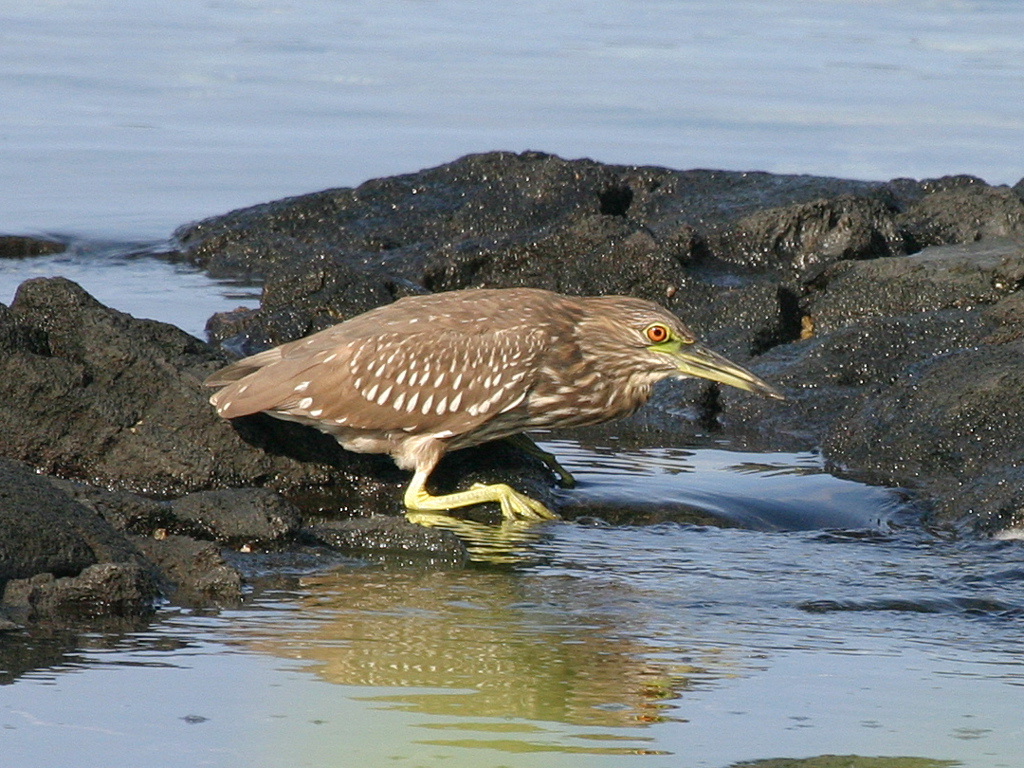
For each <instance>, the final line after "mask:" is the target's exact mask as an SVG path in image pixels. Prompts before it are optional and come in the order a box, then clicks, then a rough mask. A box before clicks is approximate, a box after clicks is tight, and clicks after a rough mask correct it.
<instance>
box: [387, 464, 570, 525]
mask: <svg viewBox="0 0 1024 768" xmlns="http://www.w3.org/2000/svg"><path fill="white" fill-rule="evenodd" d="M425 480H426V478H425V476H423V477H421V476H420V474H419V473H417V475H416V476H414V477H413V481H412V483H410V484H409V487H408V488H407V489H406V491H405V507H406V509H407V510H409V512H446V511H448V510H451V509H458V508H459V507H469V506H472V505H474V504H483V503H485V502H488V501H494V502H497V503H498V504H499V505H501V514H502V516H503V517H504V518H505V520H526V521H537V520H557V519H558V515H556V514H555V513H554V512H552V511H551V510H550V509H548V508H547V507H545V506H544V505H543V504H541V503H540V502H539V501H536V500H535V499H531V498H530V497H529V496H527V495H525V494H522V493H520V492H519V491H517V490H514V489H513V488H510V487H509V486H507V485H505V484H504V483H496V484H494V485H485V484H483V483H477V484H476V485H474V486H473V487H471V488H470V489H469V490H468V491H459V492H458V493H448V494H445V495H444V496H431V495H430V494H429V493H427V489H426V488H424V483H425Z"/></svg>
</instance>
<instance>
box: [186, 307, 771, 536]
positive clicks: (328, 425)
mask: <svg viewBox="0 0 1024 768" xmlns="http://www.w3.org/2000/svg"><path fill="white" fill-rule="evenodd" d="M674 377H675V378H690V377H698V378H702V379H707V380H710V381H713V382H718V383H720V384H725V385H729V386H733V387H737V388H739V389H742V390H746V391H749V392H753V393H758V394H761V395H765V396H768V397H772V398H777V399H784V397H783V395H782V394H781V393H780V392H779V391H778V390H777V389H775V388H774V387H773V386H771V385H770V384H768V383H767V382H765V381H763V380H761V379H760V378H758V377H757V376H755V375H754V374H752V373H751V372H750V371H748V370H746V369H745V368H743V367H742V366H739V365H737V364H735V363H732V362H730V361H729V360H727V359H726V358H725V357H723V356H722V355H720V354H718V353H716V352H713V351H712V350H711V349H709V348H707V347H706V346H704V345H702V344H701V343H700V342H698V341H697V339H696V337H695V336H694V334H693V333H692V332H691V331H690V329H689V328H687V327H686V325H684V324H683V322H682V321H681V320H679V318H677V317H676V316H675V315H674V314H673V313H671V312H669V311H668V310H667V309H665V308H664V307H662V306H660V305H659V304H656V303H654V302H650V301H647V300H644V299H640V298H636V297H631V296H589V297H577V296H567V295H563V294H559V293H554V292H551V291H547V290H542V289H537V288H468V289H462V290H454V291H448V292H441V293H431V294H422V295H413V296H407V297H404V298H401V299H398V300H397V301H395V302H393V303H391V304H387V305H384V306H381V307H377V308H375V309H371V310H370V311H368V312H364V313H363V314H360V315H357V316H355V317H353V318H351V319H349V320H346V321H344V322H342V323H339V324H337V325H334V326H331V327H329V328H325V329H324V330H321V331H319V332H317V333H313V334H312V335H310V336H307V337H305V338H301V339H298V340H296V341H291V342H288V343H286V344H282V345H280V346H277V347H274V348H272V349H268V350H266V351H263V352H259V353H258V354H255V355H251V356H249V357H246V358H243V359H241V360H238V361H237V362H235V363H233V364H231V365H228V366H227V367H226V368H223V369H221V370H219V371H217V372H216V373H214V374H213V375H211V376H210V377H209V378H207V379H206V381H205V382H204V384H205V385H206V386H209V387H218V388H219V389H218V391H217V392H215V393H214V394H213V395H212V397H210V402H211V403H212V405H213V406H214V407H215V408H216V412H217V414H218V415H219V416H221V417H222V418H225V419H234V418H238V417H241V416H247V415H250V414H255V413H260V412H262V413H266V414H269V415H270V416H273V417H275V418H278V419H283V420H285V421H293V422H298V423H300V424H305V425H309V426H311V427H315V428H316V429H318V430H320V431H322V432H325V433H327V434H328V435H331V436H333V437H334V438H335V439H336V440H337V441H338V443H340V444H341V446H342V447H343V448H345V449H346V450H348V451H353V452H356V453H379V454H388V455H390V456H391V457H392V458H393V459H394V461H395V463H396V464H397V465H398V466H399V468H401V469H403V470H407V471H411V472H412V473H413V474H412V479H411V480H410V482H409V484H408V486H407V487H406V489H405V493H404V497H403V501H404V505H405V510H406V515H407V517H409V519H410V520H416V519H417V514H418V513H424V514H431V515H437V514H440V515H445V516H447V515H448V514H449V513H450V512H451V511H452V510H456V509H461V508H463V507H469V506H473V505H476V504H481V503H485V502H497V503H498V504H499V505H500V507H501V512H502V515H503V518H504V519H505V520H506V521H529V522H538V521H543V520H551V519H557V517H558V516H557V515H556V514H555V513H553V512H552V511H551V510H549V509H548V508H547V507H546V506H545V505H544V504H542V503H541V502H539V501H537V500H535V499H533V498H531V497H529V496H527V495H525V494H523V493H521V492H519V491H517V490H515V489H513V488H511V487H510V486H508V485H506V484H504V483H496V484H487V485H485V484H479V483H478V484H475V485H473V486H472V487H471V488H469V489H468V490H463V491H458V492H454V493H448V494H442V495H432V494H431V493H429V492H428V490H427V480H428V478H429V477H430V474H431V472H432V471H433V470H434V468H435V467H436V466H437V463H438V462H439V461H440V459H441V458H442V456H444V455H445V454H446V453H448V452H450V451H455V450H458V449H461V448H468V447H470V446H475V445H480V444H482V443H486V442H489V441H492V440H498V439H502V438H514V439H516V440H519V441H520V444H521V445H525V444H527V443H526V442H525V440H526V438H527V436H526V435H525V434H524V433H525V432H526V431H527V430H531V429H561V428H566V427H578V426H586V425H591V424H598V423H602V422H606V421H610V420H613V419H617V418H621V417H624V416H627V415H629V414H631V413H633V412H635V411H636V410H637V409H638V408H639V407H640V406H642V405H643V404H644V403H646V402H647V400H648V399H649V398H650V396H651V392H652V388H653V387H654V385H655V384H656V383H657V382H659V381H661V380H662V379H667V378H674ZM529 444H532V442H531V443H529ZM537 453H538V455H540V456H541V457H542V458H546V459H547V458H550V459H551V460H552V461H553V460H554V457H552V456H551V455H550V454H547V453H546V452H543V451H540V450H539V449H537ZM549 463H550V462H549ZM553 466H555V467H557V463H555V464H554V465H553ZM558 469H560V468H558Z"/></svg>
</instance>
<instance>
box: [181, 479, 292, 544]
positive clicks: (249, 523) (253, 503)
mask: <svg viewBox="0 0 1024 768" xmlns="http://www.w3.org/2000/svg"><path fill="white" fill-rule="evenodd" d="M171 514H172V515H173V516H174V523H173V524H172V530H174V531H175V532H177V533H184V534H187V535H189V536H191V537H192V538H198V539H212V540H213V541H216V542H218V543H220V544H224V545H227V546H230V547H234V548H241V547H245V548H249V549H257V548H264V547H268V546H272V545H274V544H280V543H281V542H285V541H288V540H289V539H291V538H292V537H293V536H294V535H295V533H296V532H297V531H298V529H299V525H300V522H301V520H300V516H299V511H298V510H297V509H296V508H295V506H294V505H292V504H291V503H289V502H287V501H285V500H284V499H283V498H281V496H280V495H279V494H277V493H274V492H273V491H271V490H269V489H266V488H230V489H225V490H219V491H202V492H198V493H190V494H188V495H187V496H182V497H181V498H179V499H177V500H175V501H174V502H172V503H171Z"/></svg>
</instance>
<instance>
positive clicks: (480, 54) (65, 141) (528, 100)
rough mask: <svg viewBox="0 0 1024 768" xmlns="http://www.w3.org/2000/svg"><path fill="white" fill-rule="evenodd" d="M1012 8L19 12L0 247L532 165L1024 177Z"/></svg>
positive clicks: (1023, 97)
mask: <svg viewBox="0 0 1024 768" xmlns="http://www.w3.org/2000/svg"><path fill="white" fill-rule="evenodd" d="M1021 29H1024V5H1021V4H1020V3H1013V2H1005V0H969V1H967V2H965V1H964V0H715V1H714V2H709V1H708V0H653V1H652V0H615V2H609V1H608V0H602V1H597V2H588V3H542V2H536V0H533V1H527V2H519V3H514V4H511V3H506V4H495V3H489V4H486V5H481V4H480V3H477V2H472V1H471V0H441V1H440V2H426V1H424V0H372V2H371V1H369V0H347V1H346V2H337V0H291V1H290V2H280V1H279V0H179V2H176V3H173V4H170V5H168V4H154V3H152V2H147V1H146V0H117V1H116V2H115V1H114V0H91V1H90V2H79V1H78V0H48V2H38V0H5V2H4V3H3V4H2V5H0V104H3V110H0V158H2V159H0V181H2V182H3V183H0V232H15V233H31V232H60V233H66V234H72V235H89V236H100V237H106V238H127V239H140V240H150V239H154V240H155V239H161V238H165V237H167V236H168V235H169V234H170V232H171V231H172V230H173V229H174V228H175V227H177V226H179V225H181V224H184V223H186V222H188V221H192V220H195V219H199V218H203V217H206V216H212V215H215V214H219V213H223V212H225V211H227V210H229V209H232V208H236V207H239V206H243V205H252V204H255V203H261V202H265V201H267V200H272V199H275V198H278V197H283V196H285V195H295V194H302V193H305V192H311V191H315V190H318V189H323V188H327V187H333V186H344V185H352V184H357V183H359V182H361V181H364V180H365V179H367V178H373V177H380V176H389V175H392V174H396V173H407V172H412V171H416V170H418V169H420V168H423V167H427V166H432V165H438V164H441V163H444V162H448V161H450V160H453V159H455V158H456V157H459V156H461V155H464V154H466V153H469V152H481V151H490V150H516V151H519V150H526V149H534V150H541V151H547V152H554V153H557V154H561V155H563V156H565V157H592V158H594V159H596V160H600V161H604V162H614V163H635V164H645V165H664V166H667V167H670V168H679V169H685V168H694V167H704V168H724V169H727V170H740V171H748V170H766V171H774V172H781V173H815V174H821V175H826V176H842V177H850V178H867V179H888V178H893V177H897V176H911V177H915V178H922V177H929V176H940V175H943V174H949V173H973V174H976V175H978V176H981V177H983V178H985V179H987V180H988V181H989V182H991V183H1009V184H1013V183H1014V182H1016V181H1017V180H1019V179H1020V178H1021V177H1022V176H1024V163H1022V161H1021V154H1020V137H1021V135H1022V134H1024V36H1022V35H1021V34H1020V30H1021Z"/></svg>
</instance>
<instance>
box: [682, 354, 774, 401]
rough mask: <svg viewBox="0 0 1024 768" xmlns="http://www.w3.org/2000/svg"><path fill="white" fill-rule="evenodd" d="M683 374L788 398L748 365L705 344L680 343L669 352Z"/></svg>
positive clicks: (770, 395)
mask: <svg viewBox="0 0 1024 768" xmlns="http://www.w3.org/2000/svg"><path fill="white" fill-rule="evenodd" d="M667 354H669V355H670V356H671V357H672V358H673V360H675V363H676V367H677V368H678V369H679V373H680V374H682V375H683V376H695V377H697V378H701V379H709V380H711V381H717V382H718V383H719V384H727V385H728V386H730V387H736V388H737V389H743V390H746V391H747V392H755V393H757V394H759V395H766V396H768V397H774V398H775V399H776V400H785V399H786V398H785V396H784V395H783V394H782V393H781V392H779V390H777V389H775V387H773V386H772V385H771V384H769V383H768V382H766V381H763V380H761V379H759V378H758V377H757V376H755V375H754V374H752V373H751V372H750V371H748V370H747V369H746V368H744V367H743V366H740V365H736V363H733V362H730V361H729V360H727V359H725V358H724V357H722V356H721V355H720V354H718V353H717V352H712V351H711V350H710V349H708V348H707V347H705V346H702V345H701V344H696V343H695V344H685V345H684V344H680V345H679V346H678V347H677V349H675V350H673V351H671V352H667Z"/></svg>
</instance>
